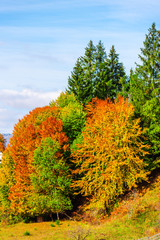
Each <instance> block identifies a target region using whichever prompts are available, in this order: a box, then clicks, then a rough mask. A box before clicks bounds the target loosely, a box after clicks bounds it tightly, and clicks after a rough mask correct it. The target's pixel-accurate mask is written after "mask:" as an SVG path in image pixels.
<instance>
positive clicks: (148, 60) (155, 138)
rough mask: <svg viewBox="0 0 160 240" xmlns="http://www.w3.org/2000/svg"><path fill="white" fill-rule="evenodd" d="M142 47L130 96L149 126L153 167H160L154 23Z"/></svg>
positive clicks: (159, 44) (159, 75) (159, 69)
mask: <svg viewBox="0 0 160 240" xmlns="http://www.w3.org/2000/svg"><path fill="white" fill-rule="evenodd" d="M148 31H149V33H148V34H147V35H146V38H145V41H144V42H143V44H144V48H141V54H140V55H139V59H140V60H141V64H137V67H136V70H135V73H134V74H132V76H131V78H130V97H131V101H132V103H133V105H134V106H135V116H136V117H140V118H141V126H142V127H143V128H146V129H147V132H146V139H147V140H148V143H149V144H150V146H151V149H150V152H149V155H148V158H147V159H146V161H147V162H148V163H149V168H150V170H153V169H155V168H157V167H160V140H159V138H160V31H158V30H156V27H155V23H153V24H152V27H151V28H149V30H148Z"/></svg>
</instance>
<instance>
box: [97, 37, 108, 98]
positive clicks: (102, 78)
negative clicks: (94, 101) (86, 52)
mask: <svg viewBox="0 0 160 240" xmlns="http://www.w3.org/2000/svg"><path fill="white" fill-rule="evenodd" d="M96 49H97V51H96V77H95V82H94V97H97V98H99V99H105V98H106V97H107V96H108V95H109V92H110V87H111V84H112V80H111V79H109V68H108V65H107V54H106V51H105V48H104V46H103V43H102V42H101V41H99V43H98V45H97V46H96Z"/></svg>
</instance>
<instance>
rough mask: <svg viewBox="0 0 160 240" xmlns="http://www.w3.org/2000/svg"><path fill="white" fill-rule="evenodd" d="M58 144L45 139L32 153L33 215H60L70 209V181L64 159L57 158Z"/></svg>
mask: <svg viewBox="0 0 160 240" xmlns="http://www.w3.org/2000/svg"><path fill="white" fill-rule="evenodd" d="M59 150H60V146H59V143H58V142H57V141H54V140H52V139H51V138H46V139H44V140H42V143H41V145H40V146H39V147H38V148H37V149H36V150H35V151H34V161H33V165H34V167H35V172H34V173H33V174H32V177H31V180H32V184H33V187H34V193H33V196H32V197H33V201H32V199H31V201H30V203H31V209H32V211H33V214H34V215H39V214H45V213H49V214H50V215H52V213H62V212H64V211H65V210H70V209H71V208H72V204H71V200H70V198H69V197H68V196H69V189H70V184H71V180H70V178H69V177H68V175H69V169H68V166H67V165H66V164H65V162H64V159H63V158H60V157H59V154H57V153H58V151H59Z"/></svg>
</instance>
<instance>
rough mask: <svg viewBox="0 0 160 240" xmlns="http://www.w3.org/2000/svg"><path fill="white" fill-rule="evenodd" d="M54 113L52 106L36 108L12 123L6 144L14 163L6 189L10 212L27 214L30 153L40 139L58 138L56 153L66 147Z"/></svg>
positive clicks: (30, 166) (31, 190)
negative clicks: (8, 140) (8, 187)
mask: <svg viewBox="0 0 160 240" xmlns="http://www.w3.org/2000/svg"><path fill="white" fill-rule="evenodd" d="M56 116H57V108H56V107H49V106H47V107H42V108H36V109H34V110H33V111H32V112H30V113H29V114H28V115H26V116H25V117H24V118H23V119H22V120H20V121H19V122H18V123H17V124H16V125H15V128H14V131H13V137H12V138H11V140H10V147H9V152H10V156H11V158H12V159H13V162H14V181H13V184H12V185H11V187H10V189H9V200H10V203H11V205H10V211H11V212H12V213H13V214H15V215H16V214H21V215H28V214H30V209H29V204H28V201H29V198H30V196H31V195H32V192H33V186H32V184H31V174H32V173H33V172H34V167H33V153H34V150H35V149H36V148H38V147H39V145H40V144H41V141H42V139H45V138H47V137H50V138H51V139H53V140H56V141H58V143H59V145H60V151H59V153H57V154H59V155H60V156H62V155H63V153H64V151H66V149H67V147H68V144H67V141H68V138H67V137H66V135H65V134H64V133H63V132H62V122H61V121H60V120H57V119H56ZM4 159H5V158H4Z"/></svg>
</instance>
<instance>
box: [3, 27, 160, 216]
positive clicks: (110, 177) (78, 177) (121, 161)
mask: <svg viewBox="0 0 160 240" xmlns="http://www.w3.org/2000/svg"><path fill="white" fill-rule="evenodd" d="M139 57H140V60H141V65H136V69H135V71H132V70H131V73H130V76H126V73H125V70H124V67H123V64H122V63H120V62H119V57H118V54H117V53H116V50H115V48H114V46H112V48H111V50H110V53H109V55H108V56H107V54H106V52H105V48H104V46H103V44H102V42H101V41H100V42H99V43H98V45H97V46H94V44H93V42H92V41H90V42H89V44H88V46H87V47H86V49H85V53H84V56H83V57H80V58H79V59H78V60H77V62H76V64H75V67H74V68H73V71H72V72H71V76H70V77H69V79H68V87H67V90H66V92H65V93H62V94H61V95H60V96H59V98H58V99H57V100H55V101H52V102H51V103H50V104H49V106H46V107H42V108H36V109H34V110H33V111H31V112H30V113H29V114H28V115H26V116H24V118H23V119H21V120H19V122H18V123H17V124H16V125H15V127H14V131H13V136H12V138H11V139H10V144H9V145H8V146H7V147H6V149H5V150H4V151H3V159H2V164H1V168H0V210H1V211H0V212H1V214H0V217H1V220H3V219H8V221H9V220H10V219H17V220H19V219H24V218H26V217H35V216H43V215H49V216H50V217H51V218H52V214H53V213H57V216H58V214H59V213H64V212H65V211H67V210H71V209H72V208H73V207H74V206H73V202H76V201H75V198H76V194H80V195H83V196H86V197H87V198H88V199H89V204H90V207H91V208H100V209H104V210H105V211H106V213H109V212H110V211H111V209H112V207H113V205H114V203H115V202H116V203H117V201H118V197H119V196H121V195H122V194H124V193H125V192H126V191H130V190H131V189H132V188H134V187H136V186H137V184H138V183H139V182H141V181H145V180H147V178H148V175H149V174H150V173H151V172H152V171H154V170H155V169H158V168H159V164H160V140H159V137H160V32H159V31H158V30H157V29H156V27H155V24H152V27H151V28H150V29H149V32H148V34H147V35H146V38H145V41H144V48H142V49H141V55H140V56H139ZM0 142H3V141H1V140H0ZM2 145H3V144H2ZM80 195H78V196H80ZM73 200H74V201H73Z"/></svg>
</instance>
